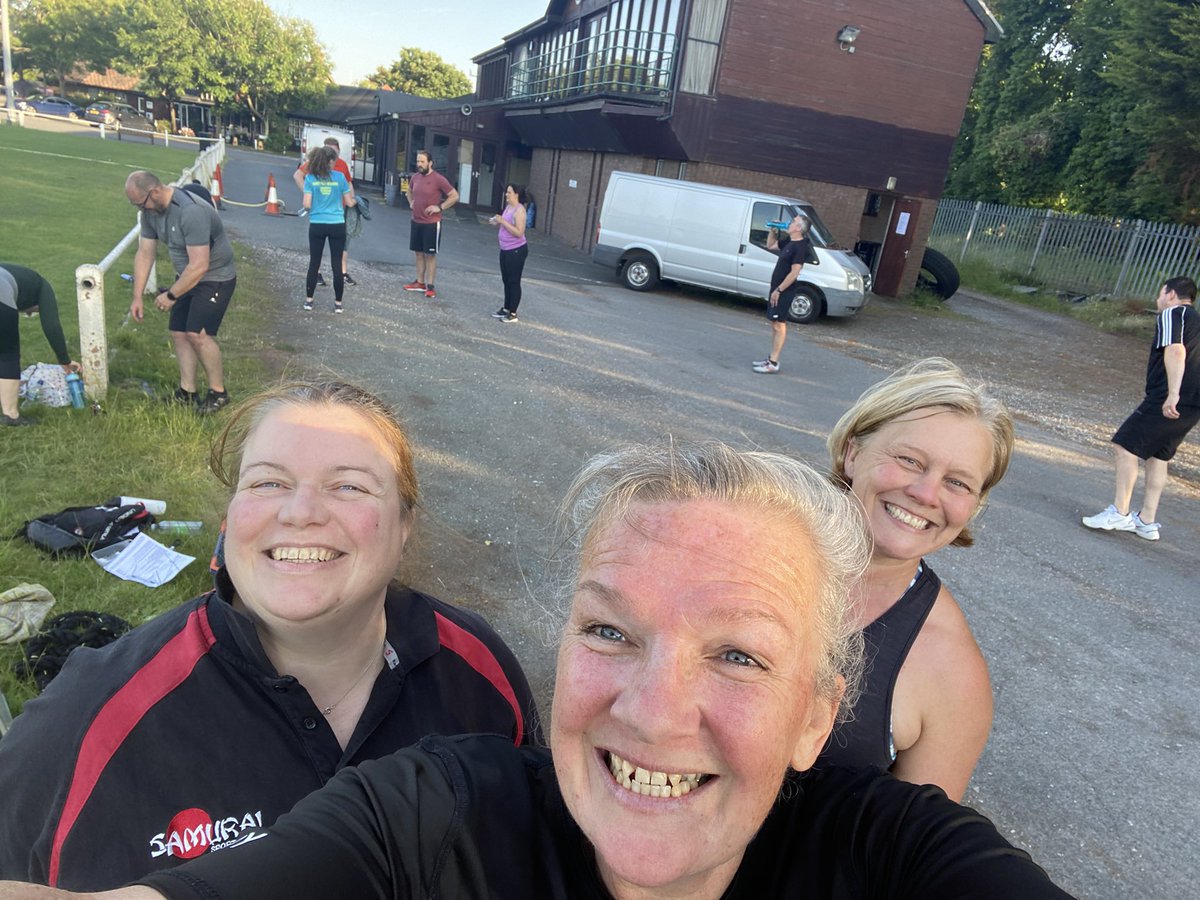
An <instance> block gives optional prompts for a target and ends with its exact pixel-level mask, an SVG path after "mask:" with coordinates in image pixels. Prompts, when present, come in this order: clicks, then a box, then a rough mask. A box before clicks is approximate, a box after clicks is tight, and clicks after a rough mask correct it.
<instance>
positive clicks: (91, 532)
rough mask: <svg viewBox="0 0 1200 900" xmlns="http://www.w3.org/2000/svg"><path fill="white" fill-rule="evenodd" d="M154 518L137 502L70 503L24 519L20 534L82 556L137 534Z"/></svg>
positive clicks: (53, 551) (51, 550)
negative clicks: (94, 504)
mask: <svg viewBox="0 0 1200 900" xmlns="http://www.w3.org/2000/svg"><path fill="white" fill-rule="evenodd" d="M153 522H154V516H152V515H151V514H150V513H148V512H146V507H145V506H143V505H142V504H140V503H132V504H129V505H128V506H72V507H70V508H68V509H64V510H63V511H62V512H58V513H52V514H50V515H47V516H38V517H37V518H36V519H33V520H32V521H29V522H26V523H25V525H24V526H23V527H22V528H21V530H20V532H18V533H19V534H21V535H22V536H23V537H25V538H26V539H27V540H28V541H29V542H30V543H31V544H33V545H34V546H35V547H39V548H41V549H42V550H45V551H47V552H49V553H50V554H52V555H54V556H63V555H76V556H82V555H83V554H85V553H90V552H91V551H93V550H100V549H101V548H103V547H111V546H112V545H113V544H115V543H117V542H119V541H123V540H127V539H128V538H133V537H137V533H138V532H139V531H140V530H141V529H143V528H146V527H149V526H150V525H151V524H153Z"/></svg>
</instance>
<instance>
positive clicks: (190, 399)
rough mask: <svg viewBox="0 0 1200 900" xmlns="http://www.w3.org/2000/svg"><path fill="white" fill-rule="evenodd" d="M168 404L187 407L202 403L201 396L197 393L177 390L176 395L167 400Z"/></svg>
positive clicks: (181, 389)
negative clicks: (178, 404) (179, 404)
mask: <svg viewBox="0 0 1200 900" xmlns="http://www.w3.org/2000/svg"><path fill="white" fill-rule="evenodd" d="M167 402H168V403H183V404H185V405H187V406H195V405H196V404H197V403H199V402H200V395H199V394H198V393H196V392H195V391H185V390H184V389H183V388H181V387H180V388H175V393H173V394H172V395H171V396H170V397H168V398H167Z"/></svg>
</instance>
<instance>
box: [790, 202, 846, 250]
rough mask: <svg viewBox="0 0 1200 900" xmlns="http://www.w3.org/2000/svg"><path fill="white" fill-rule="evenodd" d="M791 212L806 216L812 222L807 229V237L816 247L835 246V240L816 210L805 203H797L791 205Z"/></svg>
mask: <svg viewBox="0 0 1200 900" xmlns="http://www.w3.org/2000/svg"><path fill="white" fill-rule="evenodd" d="M792 210H793V214H794V215H797V216H807V217H808V219H809V221H810V222H812V228H811V229H809V232H808V239H809V240H810V241H812V242H813V245H814V246H817V247H836V246H837V242H836V241H835V240H834V239H833V235H832V234H830V232H829V229H828V228H826V227H825V223H824V222H822V221H821V217H820V216H818V215H817V211H816V210H815V209H813V208H812V207H811V206H809V205H808V204H807V203H798V204H796V205H795V206H793V207H792Z"/></svg>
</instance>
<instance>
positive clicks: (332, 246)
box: [304, 222, 346, 303]
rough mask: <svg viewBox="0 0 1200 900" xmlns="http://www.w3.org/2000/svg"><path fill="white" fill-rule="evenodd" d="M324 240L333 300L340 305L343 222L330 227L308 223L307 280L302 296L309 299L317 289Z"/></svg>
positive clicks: (343, 241)
mask: <svg viewBox="0 0 1200 900" xmlns="http://www.w3.org/2000/svg"><path fill="white" fill-rule="evenodd" d="M326 238H329V262H330V263H331V264H332V266H333V299H334V300H336V301H337V302H338V303H341V302H342V291H343V290H344V289H345V286H346V282H345V280H344V277H343V275H342V254H343V253H345V252H346V223H345V222H335V223H333V224H331V225H325V224H322V223H319V222H309V223H308V280H307V282H306V283H305V285H304V296H305V297H311V296H312V295H313V291H315V290H316V289H317V272H319V271H320V269H321V254H322V253H324V252H325V239H326Z"/></svg>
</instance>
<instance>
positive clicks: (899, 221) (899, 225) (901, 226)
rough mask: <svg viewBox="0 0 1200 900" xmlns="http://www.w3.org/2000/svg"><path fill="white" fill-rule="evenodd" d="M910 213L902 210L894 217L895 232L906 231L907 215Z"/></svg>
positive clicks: (903, 232) (901, 232)
mask: <svg viewBox="0 0 1200 900" xmlns="http://www.w3.org/2000/svg"><path fill="white" fill-rule="evenodd" d="M909 215H911V213H906V212H902V213H900V215H898V216H897V217H896V234H905V233H907V232H908V217H909Z"/></svg>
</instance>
